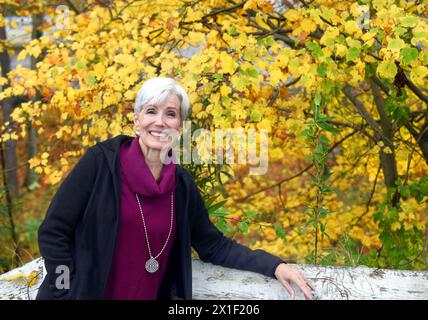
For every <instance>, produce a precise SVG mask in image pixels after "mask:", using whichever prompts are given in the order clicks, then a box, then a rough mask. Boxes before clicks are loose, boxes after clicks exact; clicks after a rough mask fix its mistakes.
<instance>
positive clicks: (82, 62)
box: [76, 60, 86, 69]
mask: <svg viewBox="0 0 428 320" xmlns="http://www.w3.org/2000/svg"><path fill="white" fill-rule="evenodd" d="M85 67H86V61H85V60H79V61H77V63H76V68H77V69H83V68H85Z"/></svg>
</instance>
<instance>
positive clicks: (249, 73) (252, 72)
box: [247, 69, 259, 78]
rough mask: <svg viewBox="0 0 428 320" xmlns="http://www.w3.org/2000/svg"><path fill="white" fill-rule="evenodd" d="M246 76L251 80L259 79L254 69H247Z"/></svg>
mask: <svg viewBox="0 0 428 320" xmlns="http://www.w3.org/2000/svg"><path fill="white" fill-rule="evenodd" d="M247 74H248V75H249V76H250V77H252V78H258V77H259V73H258V72H257V70H256V69H247Z"/></svg>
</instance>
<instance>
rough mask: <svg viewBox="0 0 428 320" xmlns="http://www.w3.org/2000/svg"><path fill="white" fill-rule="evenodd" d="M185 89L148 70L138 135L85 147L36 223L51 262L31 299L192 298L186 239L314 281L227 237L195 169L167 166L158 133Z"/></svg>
mask: <svg viewBox="0 0 428 320" xmlns="http://www.w3.org/2000/svg"><path fill="white" fill-rule="evenodd" d="M189 108H190V105H189V98H188V96H187V94H186V92H185V91H184V90H183V89H182V87H181V86H180V85H178V84H177V83H176V82H175V81H174V80H173V79H171V78H161V77H160V78H152V79H149V80H147V81H146V82H145V83H144V84H143V86H142V87H141V88H140V90H139V92H138V94H137V97H136V100H135V125H136V128H137V135H136V137H130V136H125V135H119V136H117V137H115V138H112V139H109V140H106V141H103V142H100V143H97V144H96V145H95V146H93V147H90V148H89V149H88V150H87V151H86V153H85V154H84V156H83V157H82V158H81V160H80V161H79V162H78V163H77V164H76V166H75V167H74V168H73V170H72V171H71V172H70V173H69V175H68V176H67V177H66V178H65V179H64V181H63V183H62V184H61V186H60V187H59V189H58V191H57V193H56V194H55V196H54V197H53V199H52V202H51V204H50V206H49V208H48V211H47V214H46V218H45V220H44V221H43V223H42V224H41V226H40V228H39V247H40V252H41V254H42V256H43V258H44V261H45V266H46V270H47V276H46V277H45V279H44V281H43V283H42V285H41V287H40V289H39V292H38V295H37V299H177V298H178V299H191V298H192V275H191V272H192V271H191V247H193V248H194V249H195V250H196V251H197V253H198V254H199V257H200V258H201V260H202V261H205V262H211V263H213V264H217V265H222V266H224V267H230V268H236V269H241V270H249V271H254V272H258V273H261V274H264V275H266V276H270V277H273V278H275V277H276V278H277V279H278V280H279V281H280V282H281V283H282V284H283V285H284V286H285V287H286V288H287V290H288V291H289V292H290V294H291V295H292V296H293V298H294V291H293V289H292V288H291V286H290V284H291V282H294V283H296V284H297V286H298V287H299V288H300V289H301V290H302V291H303V293H304V295H305V297H306V299H312V294H311V290H314V289H315V288H314V287H313V285H312V284H311V283H310V282H309V281H308V280H307V279H306V278H305V277H304V276H303V275H302V274H301V273H300V272H298V271H297V270H295V269H293V268H291V267H289V266H288V265H287V264H286V263H285V262H284V261H282V260H281V259H279V258H278V257H276V256H273V255H271V254H269V253H267V252H265V251H263V250H250V249H249V248H247V247H245V246H242V245H240V244H238V243H236V242H235V241H233V240H231V239H228V238H226V237H224V236H223V234H222V233H221V232H220V231H219V230H218V229H217V228H216V227H215V226H214V225H213V224H212V223H211V221H210V220H209V217H208V212H207V210H206V208H205V206H204V201H203V199H202V197H201V195H200V193H199V191H198V189H197V187H196V185H195V182H194V179H193V178H192V176H191V175H190V174H189V173H188V172H187V171H186V170H185V169H184V168H182V167H181V166H179V165H176V164H174V162H171V163H169V164H163V162H165V161H163V160H164V159H162V158H161V156H162V152H161V151H162V150H163V148H165V147H168V146H169V145H168V143H170V142H169V141H165V140H166V139H165V137H164V136H163V132H165V131H167V130H177V131H178V130H180V129H181V128H182V123H183V121H184V120H185V119H186V117H187V115H188V112H189Z"/></svg>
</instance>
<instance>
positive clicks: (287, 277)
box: [275, 263, 316, 300]
mask: <svg viewBox="0 0 428 320" xmlns="http://www.w3.org/2000/svg"><path fill="white" fill-rule="evenodd" d="M275 277H276V278H277V279H278V280H279V282H281V284H282V285H283V286H284V287H285V288H286V289H287V290H288V292H289V293H290V295H291V298H292V299H294V298H295V297H296V295H295V292H294V290H293V288H292V287H291V283H292V282H294V283H295V284H296V285H297V286H298V287H299V288H300V290H302V292H303V294H304V295H305V299H306V300H313V299H314V298H313V296H312V293H311V290H314V291H315V290H316V289H315V286H314V285H313V284H312V283H311V282H310V281H309V280H308V279H306V278H305V277H304V276H303V275H302V273H300V271H298V270H296V269H293V268H292V267H290V266H288V265H287V264H286V263H281V264H279V265H278V267H277V268H276V270H275Z"/></svg>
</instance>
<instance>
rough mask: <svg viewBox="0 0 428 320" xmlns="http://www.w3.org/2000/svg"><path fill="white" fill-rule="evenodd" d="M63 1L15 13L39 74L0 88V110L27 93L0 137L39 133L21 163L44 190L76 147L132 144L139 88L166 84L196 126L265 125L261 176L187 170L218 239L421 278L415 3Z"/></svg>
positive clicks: (422, 140) (420, 27) (426, 146)
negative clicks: (126, 140)
mask: <svg viewBox="0 0 428 320" xmlns="http://www.w3.org/2000/svg"><path fill="white" fill-rule="evenodd" d="M9 2H10V3H9V5H10V6H13V2H11V1H9ZM71 4H73V5H71ZM59 5H60V3H55V5H52V2H49V3H48V2H47V1H37V2H34V3H31V2H28V3H27V7H25V6H23V7H22V6H21V9H19V8H18V7H16V12H17V14H21V15H33V14H35V13H42V14H44V16H45V17H50V19H49V20H46V21H45V23H44V24H43V25H42V26H41V29H42V30H44V33H43V34H42V35H40V37H37V38H35V39H33V40H32V41H31V42H30V43H28V44H27V45H25V46H24V48H23V49H22V50H21V51H20V52H19V55H18V60H23V59H25V58H26V57H33V58H35V59H38V61H39V62H38V63H37V64H36V66H35V68H34V69H32V68H24V67H20V66H18V67H17V68H16V69H14V70H11V71H10V72H9V73H8V74H7V75H3V77H1V78H0V83H1V84H2V85H3V91H2V92H1V93H0V100H5V99H11V98H12V97H18V96H20V97H22V96H23V97H25V98H26V100H25V101H24V102H22V103H20V104H19V105H17V106H15V108H14V109H13V112H12V114H11V117H12V122H13V125H12V123H3V124H2V128H1V132H2V136H1V139H2V142H5V141H7V140H10V139H13V140H17V141H18V142H19V141H25V139H27V130H28V126H32V127H33V128H35V129H36V130H37V145H38V153H37V155H36V156H35V157H32V158H31V159H23V161H27V160H28V162H29V163H30V165H31V168H32V169H33V170H34V171H35V172H36V173H37V174H39V175H40V178H41V181H42V182H43V183H47V184H50V185H52V186H54V187H56V186H58V184H59V183H60V182H61V180H62V179H63V177H64V176H65V175H66V173H67V172H68V171H69V170H70V169H71V167H72V166H73V165H74V163H75V162H76V161H77V160H78V159H79V157H80V156H81V155H82V154H83V152H84V150H85V148H87V147H88V146H91V145H93V144H95V143H96V142H98V141H100V140H103V139H107V138H109V137H113V136H115V135H118V134H128V135H134V130H133V129H134V128H133V122H132V118H133V101H134V98H135V95H136V92H137V90H138V88H139V86H140V85H141V83H142V82H143V81H144V80H145V79H147V78H150V77H154V76H158V75H163V76H171V77H174V78H175V79H177V81H179V82H180V83H181V84H182V85H183V87H184V88H185V89H186V90H187V91H188V93H189V96H190V99H191V104H192V122H193V125H194V126H195V128H206V129H215V128H223V129H224V128H244V129H245V130H249V129H258V130H260V129H267V130H268V131H269V154H268V155H269V169H268V172H267V173H266V174H265V175H259V176H257V175H248V166H246V165H237V164H231V165H211V166H189V170H191V171H192V173H194V175H195V177H196V178H197V181H198V183H200V187H201V190H203V193H204V196H205V197H206V199H207V207H209V212H210V214H211V216H212V218H213V221H214V222H215V223H216V224H217V226H218V227H219V228H220V229H221V230H222V231H224V232H225V233H226V234H227V235H229V236H230V237H232V238H234V239H236V240H238V241H242V242H243V243H245V244H247V245H249V246H251V247H252V248H263V249H266V250H268V251H270V252H272V253H274V254H277V255H280V256H282V257H283V258H284V259H286V260H289V261H291V262H297V263H324V264H347V265H354V266H355V265H359V264H365V265H369V266H376V267H388V268H401V269H423V268H426V266H427V265H428V264H427V258H426V247H427V237H428V235H427V221H428V206H427V200H428V197H427V195H428V177H427V165H428V129H427V128H428V92H427V90H426V88H428V67H427V65H428V49H427V47H428V28H427V17H426V12H427V4H426V2H424V1H404V0H400V1H392V0H382V1H381V0H373V1H364V0H360V1H354V0H352V1H351V0H349V1H330V0H313V1H292V0H290V1H275V2H270V1H254V0H247V1H242V2H239V0H238V1H223V0H210V1H208V0H206V1H205V0H202V1H198V0H195V1H191V0H188V1H184V0H180V1H178V0H177V1H175V0H162V1H156V2H153V1H145V0H144V1H84V2H83V1H82V2H80V1H65V2H64V3H63V4H62V5H63V6H62V7H60V10H59V9H58V6H59ZM64 5H65V6H64ZM65 9H67V10H65ZM3 50H7V42H4V43H3ZM21 145H24V144H21ZM204 178H205V179H204ZM43 214H44V212H41V213H40V215H41V216H43ZM15 215H16V216H18V217H19V213H18V212H16V213H15ZM18 220H19V219H18ZM2 241H4V242H5V243H4V244H2V246H8V245H9V246H12V245H11V244H10V243H9V244H8V243H7V242H6V240H4V239H2ZM34 254H36V253H34Z"/></svg>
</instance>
